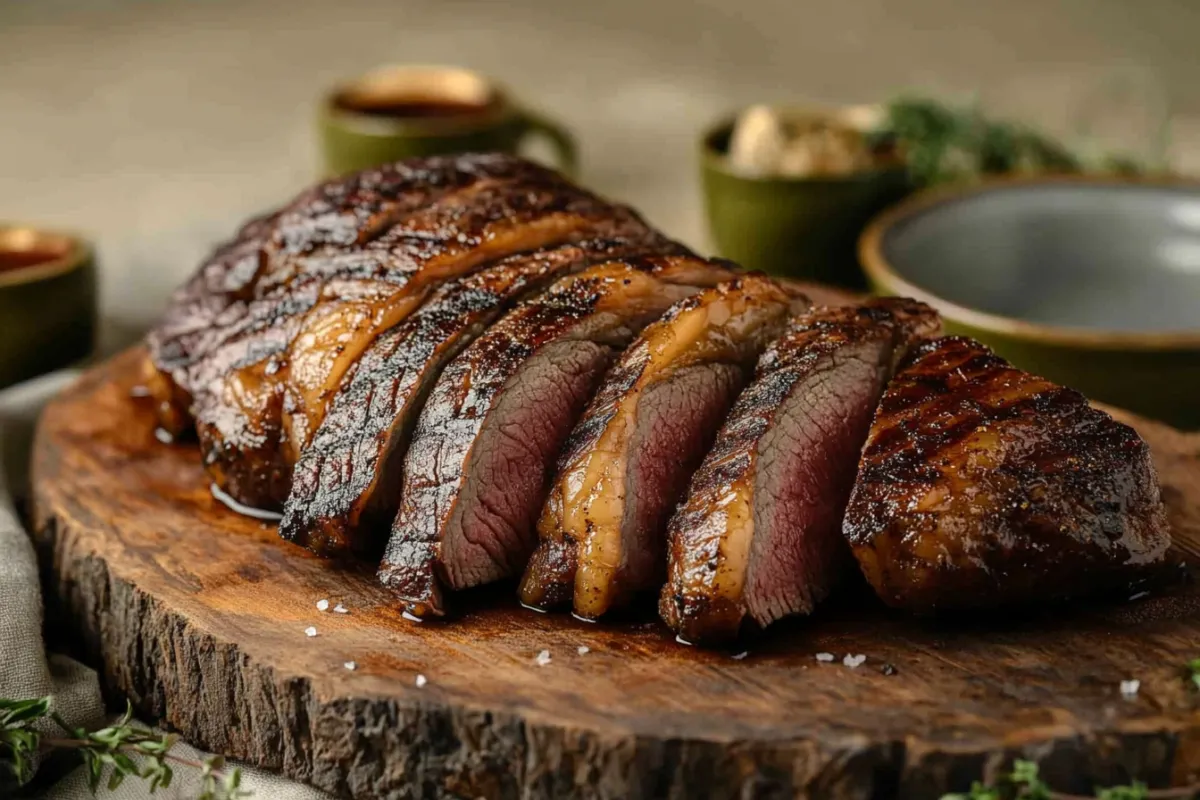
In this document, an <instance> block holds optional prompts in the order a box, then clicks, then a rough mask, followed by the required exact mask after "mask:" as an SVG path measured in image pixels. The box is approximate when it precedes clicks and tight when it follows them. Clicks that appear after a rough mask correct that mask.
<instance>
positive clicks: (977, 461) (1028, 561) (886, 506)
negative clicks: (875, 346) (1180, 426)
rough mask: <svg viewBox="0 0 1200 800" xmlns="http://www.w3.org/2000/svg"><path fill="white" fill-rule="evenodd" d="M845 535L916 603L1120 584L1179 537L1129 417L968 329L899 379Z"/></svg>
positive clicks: (876, 576)
mask: <svg viewBox="0 0 1200 800" xmlns="http://www.w3.org/2000/svg"><path fill="white" fill-rule="evenodd" d="M845 534H846V536H847V538H848V540H849V541H850V544H851V545H852V546H853V548H854V552H855V555H856V556H857V557H858V560H859V563H860V565H861V566H862V569H863V572H864V574H865V575H866V576H867V579H868V580H869V581H870V582H871V584H872V585H873V586H874V587H875V590H876V591H877V592H878V593H879V595H880V597H882V598H883V599H884V600H885V601H886V602H888V603H889V604H891V605H894V606H903V607H906V608H910V609H914V610H918V611H932V610H938V609H974V608H988V607H996V606H1001V605H1006V604H1013V603H1018V604H1019V603H1028V602H1032V601H1037V600H1047V599H1058V598H1067V597H1071V596H1076V595H1080V594H1084V593H1087V592H1090V591H1093V590H1097V589H1102V588H1105V587H1109V586H1114V585H1122V584H1124V583H1126V582H1128V581H1129V580H1130V579H1133V578H1136V577H1138V576H1139V575H1141V574H1142V573H1143V572H1144V570H1145V569H1146V568H1149V567H1151V566H1153V565H1154V564H1156V563H1158V562H1161V561H1162V559H1163V558H1164V556H1165V554H1166V551H1167V548H1168V547H1169V545H1170V538H1169V533H1168V529H1167V523H1166V518H1165V514H1164V510H1163V507H1162V503H1161V500H1160V498H1159V489H1158V480H1157V477H1156V475H1155V472H1154V466H1153V464H1152V462H1151V459H1150V453H1149V449H1148V448H1147V446H1146V444H1145V442H1143V441H1142V440H1141V438H1140V437H1139V436H1138V435H1137V433H1136V432H1134V430H1133V429H1132V428H1130V427H1128V426H1126V425H1122V424H1120V423H1118V422H1116V421H1115V420H1113V419H1112V418H1111V417H1109V416H1108V415H1107V414H1105V413H1103V412H1101V411H1099V410H1097V409H1095V408H1092V407H1091V406H1089V405H1088V402H1087V400H1086V398H1084V397H1083V395H1081V394H1079V393H1078V392H1076V391H1074V390H1071V389H1067V388H1064V387H1061V386H1057V385H1055V384H1053V383H1051V382H1049V381H1047V380H1045V379H1043V378H1039V377H1036V376H1034V375H1031V374H1029V373H1028V372H1024V371H1022V370H1019V369H1016V368H1014V367H1013V366H1012V365H1010V364H1009V363H1008V362H1007V361H1005V360H1004V359H1002V358H1000V357H999V356H997V355H995V354H994V353H993V352H992V351H991V350H989V349H988V348H987V347H985V346H984V345H982V344H980V343H979V342H976V341H973V340H971V339H965V338H959V337H947V338H943V339H938V340H935V341H932V342H929V343H928V344H925V345H923V346H921V347H919V348H917V349H916V350H915V351H914V352H913V354H912V356H911V358H910V359H909V361H908V363H907V365H906V366H905V367H904V368H903V369H901V370H900V372H899V373H898V374H897V375H896V378H895V380H894V381H893V382H892V384H891V386H890V387H889V388H888V390H887V392H886V394H885V395H884V398H883V401H882V403H881V405H880V408H879V411H878V413H877V415H876V418H875V422H874V425H873V426H872V429H871V433H870V437H869V438H868V440H867V444H866V446H865V448H864V451H863V458H862V464H861V467H860V471H859V477H858V482H857V484H856V487H855V490H854V494H853V496H852V498H851V501H850V505H849V508H848V509H847V512H846V519H845Z"/></svg>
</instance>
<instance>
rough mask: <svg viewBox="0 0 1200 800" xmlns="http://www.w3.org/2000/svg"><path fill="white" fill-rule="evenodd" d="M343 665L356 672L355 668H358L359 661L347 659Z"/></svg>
mask: <svg viewBox="0 0 1200 800" xmlns="http://www.w3.org/2000/svg"><path fill="white" fill-rule="evenodd" d="M342 666H343V667H345V668H346V669H348V670H350V671H351V672H354V670H356V669H358V663H357V662H354V661H347V662H346V663H345V664H342Z"/></svg>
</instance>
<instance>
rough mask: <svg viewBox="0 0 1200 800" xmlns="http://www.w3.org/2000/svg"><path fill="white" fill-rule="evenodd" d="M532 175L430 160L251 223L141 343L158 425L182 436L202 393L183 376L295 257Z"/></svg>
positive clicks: (273, 286)
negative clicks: (481, 186) (495, 182)
mask: <svg viewBox="0 0 1200 800" xmlns="http://www.w3.org/2000/svg"><path fill="white" fill-rule="evenodd" d="M536 169H538V168H536V167H532V166H531V165H528V164H526V163H525V162H521V161H520V160H518V159H512V158H509V157H504V156H500V157H497V156H490V155H484V156H475V155H467V156H456V157H444V156H437V157H433V158H428V159H415V160H412V161H408V162H403V163H399V164H394V165H389V166H385V167H380V168H378V169H372V170H366V171H363V172H360V173H356V174H354V175H350V176H346V177H342V178H338V179H335V180H332V181H327V182H325V183H323V184H320V185H318V186H316V187H313V188H312V189H309V190H308V191H305V192H304V193H302V194H301V195H300V196H299V197H297V198H296V199H295V200H294V201H292V202H291V203H290V204H289V205H287V206H286V207H284V208H282V209H280V210H278V211H276V212H273V213H271V214H268V215H265V216H263V217H259V218H257V219H253V220H251V221H250V222H249V223H247V224H246V225H244V226H243V227H242V229H241V230H240V231H239V232H238V234H237V235H236V236H235V237H234V239H233V240H232V241H230V242H229V243H227V244H225V245H222V246H221V247H219V248H217V250H216V251H215V252H214V253H213V255H212V256H210V257H209V259H208V260H207V261H206V262H205V263H204V264H203V265H202V266H201V268H200V270H199V271H198V272H197V274H196V275H195V277H193V278H192V280H190V281H189V282H188V283H187V284H185V285H184V287H183V288H181V289H180V290H179V291H178V292H176V294H175V296H174V297H173V299H172V302H171V303H170V305H169V307H168V309H167V311H166V313H165V314H164V316H163V318H162V321H161V322H160V323H159V324H158V325H157V326H155V327H154V328H153V329H152V330H151V331H150V333H149V334H148V336H147V343H148V345H149V351H150V358H149V364H148V365H147V369H146V374H147V383H148V386H149V388H150V390H151V394H152V395H153V396H154V397H156V398H157V399H158V401H159V402H158V403H157V405H156V408H157V409H158V410H159V412H160V423H161V424H162V425H163V426H164V427H167V428H168V429H169V430H173V431H176V432H179V431H182V430H183V429H185V428H186V427H187V426H188V425H189V424H190V423H191V416H190V409H189V404H190V398H191V395H192V393H193V392H194V390H195V387H196V386H198V385H201V384H199V383H197V382H196V381H194V380H191V379H190V378H189V376H188V368H189V367H190V366H191V365H192V364H193V363H194V362H195V361H196V360H197V359H198V358H201V357H203V356H205V355H206V354H207V353H208V352H210V351H211V350H212V349H213V348H214V347H216V346H218V345H220V344H221V343H223V342H225V341H227V340H228V338H229V335H230V334H235V333H236V332H237V331H236V329H234V330H232V331H231V330H228V327H229V326H230V325H231V323H232V322H233V321H235V320H237V319H238V318H240V317H241V315H242V314H244V313H246V312H247V311H248V310H249V309H250V306H249V303H250V302H251V301H252V300H254V299H255V298H262V297H264V296H265V295H267V294H270V293H272V292H274V291H275V290H277V289H278V288H279V286H280V285H286V283H287V280H288V279H290V278H284V277H281V276H293V275H294V274H295V270H294V268H293V267H294V257H296V256H299V255H304V254H310V253H314V252H316V251H321V250H324V251H329V250H334V251H336V250H337V249H339V248H346V247H351V246H362V245H364V244H366V243H367V242H368V241H369V240H370V239H371V238H373V237H374V236H376V235H378V234H379V233H380V232H381V231H382V230H383V229H384V228H385V227H386V225H387V222H388V221H389V220H394V219H396V218H398V217H400V216H402V215H403V214H405V213H408V212H411V211H413V210H415V209H417V208H420V207H422V206H425V205H428V204H430V203H431V202H433V201H434V200H435V199H436V198H438V197H440V196H441V195H444V194H446V193H449V192H451V191H453V190H455V189H460V188H463V187H465V186H468V185H469V184H471V183H473V182H475V181H477V180H480V179H488V178H491V179H497V178H503V177H506V176H508V177H512V176H515V175H518V174H520V173H522V172H529V171H530V170H536Z"/></svg>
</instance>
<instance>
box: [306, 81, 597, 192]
mask: <svg viewBox="0 0 1200 800" xmlns="http://www.w3.org/2000/svg"><path fill="white" fill-rule="evenodd" d="M318 126H319V131H318V132H319V135H320V139H321V151H322V155H323V158H324V167H325V172H326V173H327V174H331V175H339V174H343V173H346V172H355V171H357V170H361V169H366V168H368V167H374V166H377V165H379V164H387V163H391V162H393V161H399V160H401V159H404V158H413V157H416V156H431V155H438V154H442V153H467V152H474V153H480V152H505V153H515V152H517V150H518V149H519V148H520V147H521V146H522V144H523V143H524V142H525V141H526V140H527V139H528V138H530V137H534V136H540V137H542V138H545V139H546V140H548V141H549V143H550V145H551V147H553V148H554V151H555V153H556V155H557V158H558V163H559V166H560V168H562V170H563V171H564V172H567V173H568V174H570V173H574V172H575V171H576V167H577V163H576V162H577V154H576V146H575V140H574V139H573V138H572V136H571V134H570V133H568V132H567V130H566V129H565V128H564V127H563V126H561V125H559V124H557V123H555V122H552V121H550V120H547V119H545V118H543V117H541V116H539V115H537V114H534V113H532V112H530V111H528V110H527V109H524V108H521V107H520V106H518V105H516V104H515V103H514V102H513V101H512V100H511V99H510V98H509V97H508V95H507V93H506V92H504V91H503V90H502V89H501V88H500V87H499V86H498V85H497V84H495V83H494V82H492V81H490V80H488V79H487V78H485V77H483V76H482V75H480V74H478V73H476V72H472V71H470V70H466V69H459V68H457V67H437V66H392V67H383V68H380V69H377V70H375V71H373V72H369V73H367V74H366V75H363V76H361V77H359V78H356V79H355V80H352V81H349V82H347V83H344V84H342V85H340V86H337V87H335V88H334V89H333V90H331V91H330V92H329V93H327V94H326V96H325V98H324V99H323V101H322V103H321V109H320V117H319V121H318Z"/></svg>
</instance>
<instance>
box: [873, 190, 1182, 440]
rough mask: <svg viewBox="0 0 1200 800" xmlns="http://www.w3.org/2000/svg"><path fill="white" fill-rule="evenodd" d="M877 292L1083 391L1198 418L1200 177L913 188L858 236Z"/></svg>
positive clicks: (1172, 417)
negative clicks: (925, 308) (932, 311)
mask: <svg viewBox="0 0 1200 800" xmlns="http://www.w3.org/2000/svg"><path fill="white" fill-rule="evenodd" d="M860 255H861V257H862V261H863V265H864V268H865V269H866V272H867V276H868V278H869V280H870V281H871V284H872V286H873V288H874V289H875V290H876V291H877V292H879V293H883V294H903V295H909V296H913V297H917V298H919V299H924V300H926V301H927V302H929V303H931V304H932V305H934V306H936V307H937V308H938V309H939V310H940V311H941V312H942V314H943V317H944V318H945V320H946V325H947V328H948V329H949V330H950V331H952V332H957V333H965V334H969V335H971V336H975V337H976V338H978V339H980V340H982V341H984V342H986V343H988V344H989V345H991V346H992V347H993V348H995V349H996V351H997V352H999V353H1000V354H1001V355H1004V356H1006V357H1007V358H1009V359H1010V360H1012V361H1013V362H1014V363H1016V364H1018V365H1020V366H1023V367H1025V368H1027V369H1030V370H1033V371H1035V372H1038V373H1041V374H1043V375H1045V376H1047V377H1049V378H1052V379H1055V380H1058V381H1060V382H1062V383H1065V384H1067V385H1070V386H1074V387H1075V388H1077V389H1079V390H1081V391H1083V392H1084V393H1086V394H1088V395H1089V396H1090V397H1093V398H1095V399H1098V400H1103V401H1105V402H1109V403H1112V404H1114V405H1120V406H1123V407H1125V408H1129V409H1131V410H1134V411H1138V412H1141V413H1144V414H1147V415H1150V416H1155V417H1158V418H1160V419H1164V420H1166V421H1168V422H1172V423H1174V424H1176V425H1181V426H1184V427H1192V428H1195V427H1200V185H1195V184H1187V183H1182V182H1169V183H1168V182H1164V183H1154V182H1128V181H1121V180H1117V179H1112V180H1097V179H1087V178H1075V179H1071V178H1051V179H1035V180H1017V181H1013V180H1009V181H999V182H995V183H988V184H984V185H982V186H979V187H973V188H969V189H965V190H956V191H935V192H928V193H923V194H921V195H917V196H916V197H914V198H912V199H910V200H909V201H907V202H905V203H902V204H901V205H900V206H898V207H896V208H894V209H892V210H891V211H888V212H886V213H885V214H884V215H883V216H881V217H879V218H877V219H876V220H875V221H874V222H873V223H872V224H871V226H870V227H869V228H868V229H867V231H866V232H865V233H864V235H863V238H862V241H861V243H860Z"/></svg>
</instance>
